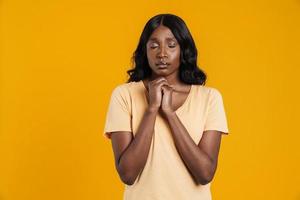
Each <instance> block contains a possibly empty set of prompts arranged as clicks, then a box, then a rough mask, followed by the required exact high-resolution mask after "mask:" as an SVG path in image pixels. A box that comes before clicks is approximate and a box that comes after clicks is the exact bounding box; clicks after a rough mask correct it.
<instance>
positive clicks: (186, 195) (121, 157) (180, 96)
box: [104, 14, 228, 200]
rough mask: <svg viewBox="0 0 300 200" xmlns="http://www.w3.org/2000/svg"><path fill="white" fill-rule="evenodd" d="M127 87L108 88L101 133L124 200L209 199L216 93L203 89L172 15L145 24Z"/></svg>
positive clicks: (220, 120) (187, 40)
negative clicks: (106, 140) (110, 151)
mask: <svg viewBox="0 0 300 200" xmlns="http://www.w3.org/2000/svg"><path fill="white" fill-rule="evenodd" d="M133 60H134V64H135V66H134V68H133V69H131V70H129V71H128V74H129V76H130V78H129V80H128V82H127V83H123V84H121V85H119V86H117V87H116V88H114V90H113V92H112V95H111V99H110V103H109V108H108V112H107V116H106V124H105V128H104V133H105V136H106V137H108V138H110V139H111V141H112V147H113V152H114V158H115V166H116V169H117V172H118V174H119V176H120V178H121V180H122V181H123V182H124V183H125V186H126V187H125V192H124V199H125V200H177V199H178V200H193V199H195V200H196V199H197V200H210V199H211V193H210V182H211V181H212V179H213V177H214V174H215V171H216V168H217V162H218V154H219V148H220V143H221V134H222V133H224V134H228V128H227V121H226V115H225V111H224V106H223V100H222V96H221V93H220V92H219V91H218V90H217V89H215V88H212V87H207V86H204V85H205V81H206V75H205V73H204V72H203V71H202V70H201V69H199V68H198V67H197V49H196V46H195V43H194V40H193V38H192V36H191V34H190V32H189V30H188V28H187V26H186V24H185V23H184V21H183V20H182V19H181V18H179V17H178V16H175V15H172V14H160V15H157V16H154V17H152V18H151V19H150V20H149V21H148V22H147V23H146V25H145V27H144V30H143V32H142V35H141V37H140V40H139V44H138V46H137V49H136V51H135V53H134V55H133Z"/></svg>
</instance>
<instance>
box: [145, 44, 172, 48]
mask: <svg viewBox="0 0 300 200" xmlns="http://www.w3.org/2000/svg"><path fill="white" fill-rule="evenodd" d="M156 47H158V46H150V48H151V49H155V48H156ZM175 47H176V44H175V45H169V48H175Z"/></svg>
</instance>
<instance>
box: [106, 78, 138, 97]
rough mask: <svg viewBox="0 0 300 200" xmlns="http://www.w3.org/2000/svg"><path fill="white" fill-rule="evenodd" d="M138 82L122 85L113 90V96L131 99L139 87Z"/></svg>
mask: <svg viewBox="0 0 300 200" xmlns="http://www.w3.org/2000/svg"><path fill="white" fill-rule="evenodd" d="M137 86H138V82H129V83H121V84H119V85H117V86H115V87H114V88H113V90H112V95H113V96H123V97H129V96H130V95H131V94H132V92H134V91H135V90H136V89H137V88H138V87H137Z"/></svg>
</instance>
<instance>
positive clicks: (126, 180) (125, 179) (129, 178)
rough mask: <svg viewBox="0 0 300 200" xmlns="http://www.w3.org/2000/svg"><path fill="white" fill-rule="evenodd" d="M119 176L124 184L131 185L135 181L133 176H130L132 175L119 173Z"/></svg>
mask: <svg viewBox="0 0 300 200" xmlns="http://www.w3.org/2000/svg"><path fill="white" fill-rule="evenodd" d="M120 178H121V180H122V182H123V183H124V184H126V185H133V184H134V182H135V178H132V176H128V175H120Z"/></svg>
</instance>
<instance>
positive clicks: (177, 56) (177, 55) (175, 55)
mask: <svg viewBox="0 0 300 200" xmlns="http://www.w3.org/2000/svg"><path fill="white" fill-rule="evenodd" d="M171 55H172V56H171V60H172V62H180V50H177V51H174V52H173V53H172V54H171Z"/></svg>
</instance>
